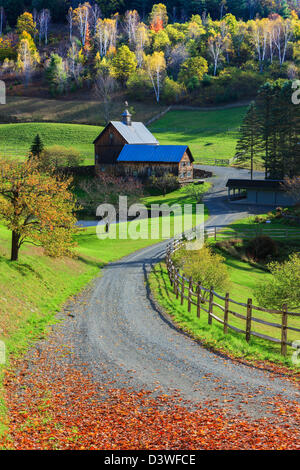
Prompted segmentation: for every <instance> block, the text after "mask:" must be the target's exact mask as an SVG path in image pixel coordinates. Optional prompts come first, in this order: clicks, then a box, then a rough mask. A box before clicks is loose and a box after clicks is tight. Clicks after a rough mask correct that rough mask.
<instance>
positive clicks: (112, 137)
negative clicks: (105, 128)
mask: <svg viewBox="0 0 300 470" xmlns="http://www.w3.org/2000/svg"><path fill="white" fill-rule="evenodd" d="M113 141H114V135H113V134H112V133H110V134H109V143H110V144H112V143H113Z"/></svg>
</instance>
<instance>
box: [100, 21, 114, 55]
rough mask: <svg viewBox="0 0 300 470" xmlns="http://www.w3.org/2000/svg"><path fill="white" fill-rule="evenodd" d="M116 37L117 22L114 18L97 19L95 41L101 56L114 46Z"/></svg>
mask: <svg viewBox="0 0 300 470" xmlns="http://www.w3.org/2000/svg"><path fill="white" fill-rule="evenodd" d="M116 38H117V23H116V20H115V19H109V18H105V19H104V20H102V19H101V18H99V19H98V21H97V25H96V43H97V45H98V49H99V53H100V56H101V57H104V56H106V54H107V52H108V51H109V50H110V49H111V48H115V46H116Z"/></svg>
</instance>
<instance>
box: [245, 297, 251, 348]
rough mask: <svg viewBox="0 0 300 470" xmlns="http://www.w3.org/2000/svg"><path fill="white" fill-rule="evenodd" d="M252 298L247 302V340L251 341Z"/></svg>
mask: <svg viewBox="0 0 300 470" xmlns="http://www.w3.org/2000/svg"><path fill="white" fill-rule="evenodd" d="M251 318H252V299H248V302H247V320H246V341H247V343H249V341H250V336H251Z"/></svg>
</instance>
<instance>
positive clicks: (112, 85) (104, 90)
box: [94, 69, 116, 124]
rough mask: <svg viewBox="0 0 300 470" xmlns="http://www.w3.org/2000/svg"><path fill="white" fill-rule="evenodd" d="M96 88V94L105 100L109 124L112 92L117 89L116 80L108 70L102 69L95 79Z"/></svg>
mask: <svg viewBox="0 0 300 470" xmlns="http://www.w3.org/2000/svg"><path fill="white" fill-rule="evenodd" d="M94 89H95V94H96V96H98V98H100V99H101V100H102V102H103V116H104V119H105V123H106V124H107V123H108V122H109V121H110V119H111V111H112V108H113V102H112V94H113V92H114V91H115V89H116V81H115V79H114V78H113V77H112V76H111V75H110V74H109V72H108V71H107V70H104V69H103V70H100V71H99V72H98V74H97V77H96V80H95V86H94Z"/></svg>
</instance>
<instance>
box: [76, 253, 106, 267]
mask: <svg viewBox="0 0 300 470" xmlns="http://www.w3.org/2000/svg"><path fill="white" fill-rule="evenodd" d="M77 259H78V261H81V262H82V263H83V264H86V265H87V266H91V267H93V268H98V269H102V268H104V267H105V266H106V265H107V263H105V262H104V261H100V260H96V259H93V258H85V257H84V256H77Z"/></svg>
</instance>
